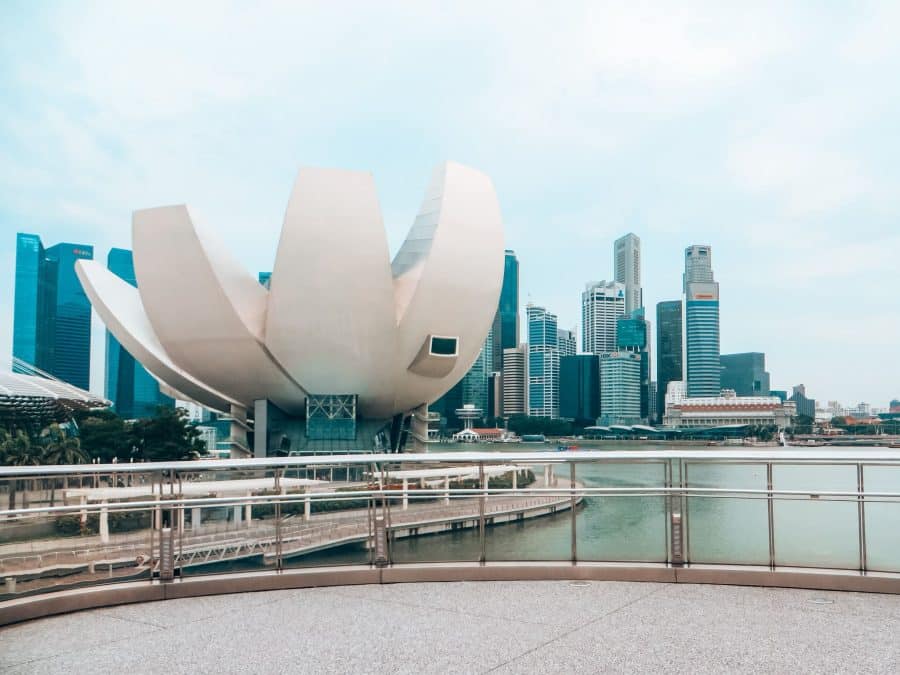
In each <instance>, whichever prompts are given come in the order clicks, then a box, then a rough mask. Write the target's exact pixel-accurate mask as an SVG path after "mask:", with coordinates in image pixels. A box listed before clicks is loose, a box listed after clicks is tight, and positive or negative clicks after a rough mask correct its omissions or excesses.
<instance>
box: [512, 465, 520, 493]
mask: <svg viewBox="0 0 900 675" xmlns="http://www.w3.org/2000/svg"><path fill="white" fill-rule="evenodd" d="M512 474H513V483H512V489H513V490H518V489H519V471H518V470H517V469H516V470H513V472H512Z"/></svg>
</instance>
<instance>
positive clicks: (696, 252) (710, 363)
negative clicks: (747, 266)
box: [684, 245, 722, 398]
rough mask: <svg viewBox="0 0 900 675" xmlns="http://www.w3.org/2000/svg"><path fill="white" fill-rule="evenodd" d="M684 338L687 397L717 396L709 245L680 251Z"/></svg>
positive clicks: (715, 297)
mask: <svg viewBox="0 0 900 675" xmlns="http://www.w3.org/2000/svg"><path fill="white" fill-rule="evenodd" d="M684 340H685V357H686V358H685V361H686V363H685V365H686V369H685V370H686V373H685V376H686V380H687V395H688V397H689V398H695V397H698V396H718V395H719V393H720V392H721V391H722V384H721V364H720V362H719V284H718V283H716V282H715V281H714V280H713V272H712V250H711V249H710V247H709V246H696V245H695V246H689V247H688V248H686V249H685V250H684Z"/></svg>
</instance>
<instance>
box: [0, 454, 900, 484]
mask: <svg viewBox="0 0 900 675" xmlns="http://www.w3.org/2000/svg"><path fill="white" fill-rule="evenodd" d="M677 459H681V460H699V461H703V462H713V463H715V462H731V461H738V462H747V461H749V462H763V463H765V462H777V463H797V462H799V463H807V462H822V463H834V464H845V463H846V464H859V463H870V462H887V463H890V464H900V449H896V448H874V447H873V448H849V449H848V448H841V449H837V450H835V449H831V448H794V447H789V448H779V447H771V448H756V449H752V450H748V449H745V448H741V449H737V448H736V449H721V448H717V449H711V450H682V449H678V448H676V449H668V450H574V451H573V450H568V451H565V452H552V451H543V452H500V451H498V452H434V453H415V454H413V453H411V454H383V453H382V454H352V455H323V456H311V455H305V456H298V457H267V458H250V459H210V460H197V461H184V462H145V463H140V462H138V463H131V462H128V463H124V462H123V463H121V464H75V465H54V466H4V467H0V480H2V479H8V478H23V477H32V476H54V475H65V474H69V475H94V474H108V473H142V472H158V471H177V472H187V473H195V472H202V471H221V470H225V469H239V470H244V471H252V470H262V469H284V468H291V467H305V466H309V467H322V466H328V465H333V466H347V465H358V466H366V465H371V464H373V463H374V464H401V463H402V464H437V463H441V464H443V463H451V464H460V463H473V462H491V463H500V464H503V463H526V464H547V463H551V464H568V463H570V462H597V463H604V464H615V463H617V462H618V463H623V462H641V461H645V462H647V461H654V462H659V461H667V460H677Z"/></svg>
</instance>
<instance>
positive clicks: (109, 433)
mask: <svg viewBox="0 0 900 675" xmlns="http://www.w3.org/2000/svg"><path fill="white" fill-rule="evenodd" d="M75 420H76V422H77V424H78V438H79V440H80V442H81V450H82V452H84V453H85V454H86V455H87V457H88V458H91V459H97V460H99V461H100V462H101V463H102V464H109V463H110V462H112V461H113V459H118V460H119V461H120V462H121V461H125V462H127V461H129V460H130V459H131V456H132V446H133V438H132V434H131V430H130V429H129V425H128V424H127V423H126V422H125V420H124V419H122V418H121V417H119V416H118V415H117V414H116V413H114V412H113V411H112V410H89V411H85V412H83V413H80V414H78V415H76V418H75Z"/></svg>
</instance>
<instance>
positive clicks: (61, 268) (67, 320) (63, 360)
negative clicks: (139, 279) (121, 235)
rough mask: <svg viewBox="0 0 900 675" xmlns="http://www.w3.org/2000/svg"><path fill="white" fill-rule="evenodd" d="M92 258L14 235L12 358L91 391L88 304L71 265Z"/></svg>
mask: <svg viewBox="0 0 900 675" xmlns="http://www.w3.org/2000/svg"><path fill="white" fill-rule="evenodd" d="M93 257H94V248H93V246H85V245H83V244H68V243H61V244H57V245H56V246H51V247H50V248H47V249H45V248H44V247H43V245H42V243H41V238H40V237H39V236H37V235H35V234H24V233H21V232H20V233H19V234H17V235H16V289H15V309H14V316H13V357H15V358H18V359H21V360H22V361H24V362H26V363H29V364H31V365H33V366H36V367H38V368H40V369H41V370H45V371H47V372H48V373H50V374H51V375H53V376H54V377H58V378H59V379H61V380H64V381H65V382H68V383H70V384H73V385H75V386H76V387H80V388H82V389H87V388H88V387H89V386H90V372H91V359H90V355H91V305H90V303H89V302H88V300H87V297H86V296H85V294H84V290H82V288H81V283H80V282H79V281H78V277H76V276H75V261H76V260H78V259H80V258H86V259H92V258H93Z"/></svg>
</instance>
